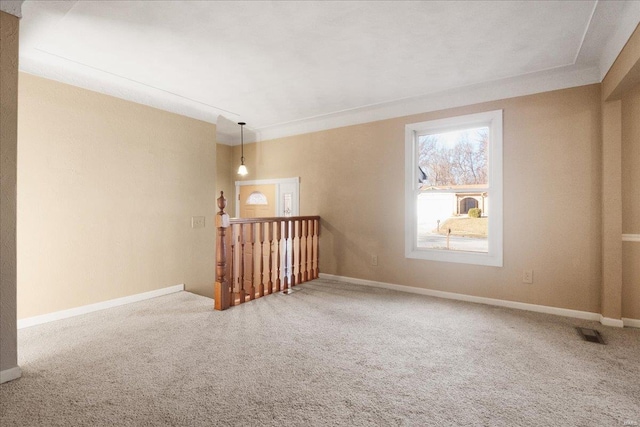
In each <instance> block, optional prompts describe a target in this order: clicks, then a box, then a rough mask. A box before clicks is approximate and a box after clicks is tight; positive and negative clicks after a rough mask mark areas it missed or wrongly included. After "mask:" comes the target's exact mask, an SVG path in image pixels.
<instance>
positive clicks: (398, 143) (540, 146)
mask: <svg viewBox="0 0 640 427" xmlns="http://www.w3.org/2000/svg"><path fill="white" fill-rule="evenodd" d="M495 109H504V218H505V220H504V235H505V240H504V253H505V255H504V267H503V268H495V267H484V266H475V265H461V264H451V263H442V262H431V261H422V260H415V259H407V258H405V257H404V176H405V175H404V126H405V124H407V123H414V122H420V121H424V120H431V119H437V118H443V117H450V116H456V115H461V114H469V113H474V112H480V111H488V110H495ZM600 117H601V116H600V86H599V85H590V86H583V87H578V88H572V89H567V90H561V91H554V92H548V93H542V94H537V95H532V96H526V97H519V98H512V99H506V100H501V101H495V102H489V103H484V104H479V105H472V106H468V107H463V108H456V109H452V110H446V111H439V112H433V113H428V114H421V115H415V116H411V117H403V118H397V119H391V120H384V121H378V122H373V123H367V124H363V125H357V126H350V127H344V128H339V129H333V130H327V131H323V132H316V133H311V134H306V135H299V136H294V137H288V138H282V139H276V140H272V141H265V142H259V143H257V144H248V145H247V146H245V158H246V160H247V167H248V168H249V175H248V176H247V177H246V178H245V179H249V180H253V179H265V178H279V177H283V176H288V177H290V176H300V177H301V183H300V197H301V203H300V210H301V212H300V213H301V215H312V214H319V215H321V216H322V230H321V233H322V234H321V252H320V253H321V264H320V269H321V271H322V272H324V273H329V274H337V275H341V276H347V277H356V278H362V279H369V280H377V281H381V282H388V283H396V284H402V285H408V286H414V287H419V288H429V289H436V290H443V291H448V292H457V293H464V294H469V295H476V296H482V297H490V298H499V299H505V300H513V301H522V302H527V303H532V304H541V305H547V306H555V307H564V308H570V309H576V310H586V311H590V312H599V310H600V283H601V278H602V271H601V228H600V227H601V223H600V217H601V188H600V168H601V150H600V143H601V140H600V137H601V136H600V132H601V127H600ZM235 154H236V155H237V153H235ZM374 254H375V255H378V259H379V265H378V266H377V267H373V266H371V265H370V259H371V255H374ZM523 269H533V270H534V283H533V284H532V285H527V284H523V283H522V270H523Z"/></svg>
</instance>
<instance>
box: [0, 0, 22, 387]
mask: <svg viewBox="0 0 640 427" xmlns="http://www.w3.org/2000/svg"><path fill="white" fill-rule="evenodd" d="M4 6H5V5H3V9H4ZM13 13H15V14H16V15H19V4H18V12H17V13H16V12H13ZM18 38H19V18H18V17H17V16H14V15H12V14H9V13H7V12H4V11H0V383H1V382H6V381H10V380H13V379H16V378H18V377H20V368H19V367H18V357H17V356H18V351H17V329H16V172H17V169H16V168H17V146H18Z"/></svg>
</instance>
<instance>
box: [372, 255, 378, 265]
mask: <svg viewBox="0 0 640 427" xmlns="http://www.w3.org/2000/svg"><path fill="white" fill-rule="evenodd" d="M371 265H378V255H371Z"/></svg>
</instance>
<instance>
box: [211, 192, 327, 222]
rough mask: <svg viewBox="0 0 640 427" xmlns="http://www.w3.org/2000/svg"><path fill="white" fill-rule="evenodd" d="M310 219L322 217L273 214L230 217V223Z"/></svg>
mask: <svg viewBox="0 0 640 427" xmlns="http://www.w3.org/2000/svg"><path fill="white" fill-rule="evenodd" d="M221 193H224V192H223V191H221ZM225 200H226V199H225ZM309 219H320V217H319V216H317V215H308V216H273V217H267V218H229V223H230V224H253V223H256V222H275V221H290V220H309Z"/></svg>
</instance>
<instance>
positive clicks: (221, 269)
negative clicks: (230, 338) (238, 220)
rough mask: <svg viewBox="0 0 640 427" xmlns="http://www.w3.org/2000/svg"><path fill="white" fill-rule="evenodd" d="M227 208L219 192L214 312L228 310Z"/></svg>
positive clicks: (225, 200) (225, 201) (222, 194)
mask: <svg viewBox="0 0 640 427" xmlns="http://www.w3.org/2000/svg"><path fill="white" fill-rule="evenodd" d="M226 206H227V199H225V198H224V192H222V191H221V192H220V197H219V198H218V208H220V211H219V212H218V213H217V214H216V227H217V228H218V235H217V236H216V283H215V286H214V308H215V309H216V310H226V309H227V308H229V282H228V276H227V275H226V273H227V239H226V234H225V233H226V219H225V216H226V213H225V211H224V208H225V207H226Z"/></svg>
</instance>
